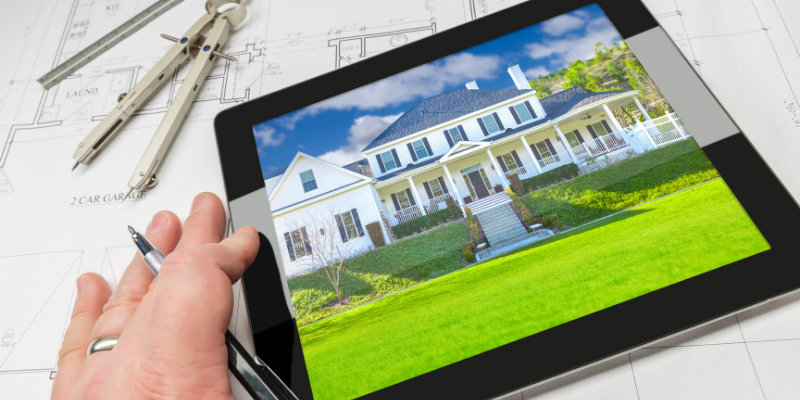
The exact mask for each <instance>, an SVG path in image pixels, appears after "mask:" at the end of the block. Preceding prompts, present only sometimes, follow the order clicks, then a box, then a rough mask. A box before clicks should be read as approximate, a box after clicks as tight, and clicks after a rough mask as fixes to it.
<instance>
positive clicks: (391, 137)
mask: <svg viewBox="0 0 800 400" xmlns="http://www.w3.org/2000/svg"><path fill="white" fill-rule="evenodd" d="M530 92H531V90H530V89H525V90H518V89H477V90H470V89H456V90H451V91H449V92H444V93H442V94H440V95H437V96H433V97H429V98H427V99H425V100H421V101H419V102H417V103H416V104H414V105H413V106H411V108H409V109H408V110H407V111H406V112H405V113H404V114H403V115H402V116H400V118H398V119H397V121H394V123H393V124H392V125H390V126H389V127H388V128H386V130H385V131H383V133H381V134H380V135H378V137H376V138H375V140H373V141H372V143H370V144H369V145H368V146H367V147H365V148H364V150H362V151H367V150H369V149H372V148H375V147H378V146H381V145H383V144H386V143H389V142H392V141H395V140H397V139H400V138H404V137H406V136H408V135H411V134H413V133H416V132H420V131H423V130H425V129H428V128H430V127H433V126H436V125H439V124H443V123H445V122H447V121H451V120H453V119H456V118H458V117H461V116H464V115H467V114H471V113H473V112H475V111H478V110H482V109H484V108H487V107H491V106H493V105H495V104H497V103H501V102H503V101H506V100H508V99H511V98H514V97H517V96H521V95H523V94H525V93H530Z"/></svg>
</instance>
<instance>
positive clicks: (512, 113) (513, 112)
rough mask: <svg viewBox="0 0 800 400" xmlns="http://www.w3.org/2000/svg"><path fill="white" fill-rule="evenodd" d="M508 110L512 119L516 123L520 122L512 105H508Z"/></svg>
mask: <svg viewBox="0 0 800 400" xmlns="http://www.w3.org/2000/svg"><path fill="white" fill-rule="evenodd" d="M508 110H509V111H511V116H512V117H514V121H516V123H520V122H522V121H521V120H520V119H519V115H518V114H517V110H515V109H514V106H511V107H508Z"/></svg>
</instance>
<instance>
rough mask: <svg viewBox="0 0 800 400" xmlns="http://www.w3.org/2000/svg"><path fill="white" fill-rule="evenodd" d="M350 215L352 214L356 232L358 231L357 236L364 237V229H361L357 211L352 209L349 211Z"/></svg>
mask: <svg viewBox="0 0 800 400" xmlns="http://www.w3.org/2000/svg"><path fill="white" fill-rule="evenodd" d="M350 213H351V214H353V221H354V222H355V223H356V230H358V236H364V228H362V227H361V220H360V219H358V210H356V209H355V208H354V209H352V210H350Z"/></svg>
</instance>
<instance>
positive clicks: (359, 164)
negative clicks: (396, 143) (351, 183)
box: [342, 158, 372, 178]
mask: <svg viewBox="0 0 800 400" xmlns="http://www.w3.org/2000/svg"><path fill="white" fill-rule="evenodd" d="M342 168H344V169H347V170H350V171H353V172H355V173H358V174H361V175H364V176H368V177H370V178H372V169H370V167H369V162H368V161H367V159H366V158H363V159H361V160H358V161H356V162H351V163H350V164H347V165H342Z"/></svg>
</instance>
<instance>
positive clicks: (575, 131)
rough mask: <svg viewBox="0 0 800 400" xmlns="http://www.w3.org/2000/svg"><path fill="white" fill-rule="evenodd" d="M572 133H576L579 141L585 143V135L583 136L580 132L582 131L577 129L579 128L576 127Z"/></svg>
mask: <svg viewBox="0 0 800 400" xmlns="http://www.w3.org/2000/svg"><path fill="white" fill-rule="evenodd" d="M572 133H573V134H574V135H575V137H576V138H578V141H579V142H581V143H583V136H581V133H580V132H578V130H577V129H575V130H574V131H572Z"/></svg>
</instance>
